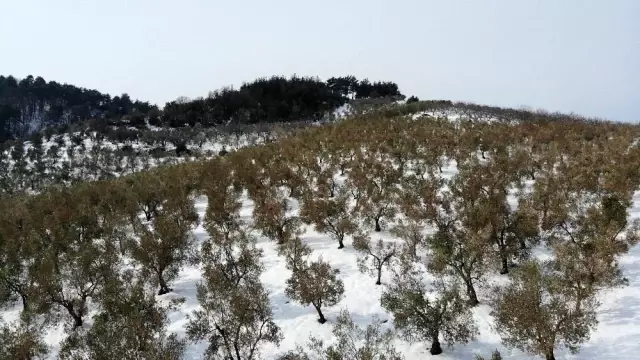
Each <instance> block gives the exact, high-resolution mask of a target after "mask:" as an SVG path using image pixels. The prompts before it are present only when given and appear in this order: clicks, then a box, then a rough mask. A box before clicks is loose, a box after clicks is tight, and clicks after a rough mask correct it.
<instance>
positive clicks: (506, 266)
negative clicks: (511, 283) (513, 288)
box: [500, 250, 509, 275]
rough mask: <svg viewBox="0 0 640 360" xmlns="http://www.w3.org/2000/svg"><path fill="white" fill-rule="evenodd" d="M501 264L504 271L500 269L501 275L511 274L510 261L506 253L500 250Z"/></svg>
mask: <svg viewBox="0 0 640 360" xmlns="http://www.w3.org/2000/svg"><path fill="white" fill-rule="evenodd" d="M500 262H501V263H502V269H500V275H504V274H508V273H509V261H508V259H507V254H506V251H502V250H500Z"/></svg>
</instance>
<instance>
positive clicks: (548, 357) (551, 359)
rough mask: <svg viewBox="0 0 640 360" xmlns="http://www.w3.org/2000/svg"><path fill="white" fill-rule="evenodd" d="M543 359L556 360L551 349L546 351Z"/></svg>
mask: <svg viewBox="0 0 640 360" xmlns="http://www.w3.org/2000/svg"><path fill="white" fill-rule="evenodd" d="M544 357H545V359H546V360H556V357H555V356H554V355H553V349H551V350H549V351H547V353H546V354H545V355H544Z"/></svg>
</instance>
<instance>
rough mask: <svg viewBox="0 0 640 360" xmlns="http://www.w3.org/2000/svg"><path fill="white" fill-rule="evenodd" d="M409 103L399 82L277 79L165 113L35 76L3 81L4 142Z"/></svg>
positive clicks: (0, 135)
mask: <svg viewBox="0 0 640 360" xmlns="http://www.w3.org/2000/svg"><path fill="white" fill-rule="evenodd" d="M376 98H395V99H403V98H404V96H403V95H402V93H401V92H400V91H399V89H398V85H397V84H395V83H393V82H380V81H376V82H370V81H369V80H368V79H364V80H361V81H360V80H358V79H356V78H355V77H354V76H344V77H338V78H335V77H333V78H330V79H329V80H327V81H326V82H325V81H322V80H320V79H318V78H316V77H299V76H295V75H294V76H292V77H289V78H287V77H283V76H273V77H270V78H259V79H257V80H255V81H253V82H250V83H245V84H243V85H242V86H241V87H240V88H239V89H234V88H233V87H225V88H222V89H220V90H216V91H212V92H210V93H209V95H208V96H207V97H206V98H198V99H193V100H190V99H187V98H185V97H180V98H178V99H177V100H175V101H171V102H168V103H167V104H165V107H164V110H160V109H158V107H157V106H155V105H152V104H150V103H149V102H141V101H138V100H135V101H132V100H131V98H130V97H129V95H127V94H123V95H121V96H115V97H113V98H111V97H110V96H109V95H108V94H103V93H100V92H99V91H97V90H89V89H85V88H80V87H76V86H73V85H68V84H60V83H57V82H55V81H50V82H46V81H45V80H44V79H43V78H42V77H37V78H34V77H33V76H31V75H29V76H27V77H26V78H24V79H21V80H18V79H16V78H15V77H13V76H8V77H4V76H0V141H4V140H7V139H12V138H16V137H23V136H25V135H29V134H32V133H34V132H37V131H39V130H42V129H44V128H48V127H52V126H56V127H60V126H63V127H64V126H68V125H70V124H73V123H78V122H82V121H85V120H89V119H93V120H96V121H98V122H101V123H103V124H105V125H116V126H134V127H138V128H141V127H146V126H147V124H148V125H152V126H160V127H174V128H177V127H184V126H194V125H195V124H197V123H200V124H201V125H202V126H205V127H211V126H218V125H223V124H229V123H235V124H258V123H274V122H292V121H295V122H297V121H304V120H319V119H321V118H323V116H325V115H326V114H327V113H329V112H331V111H333V110H335V109H336V108H338V107H340V106H341V105H343V104H345V103H346V102H348V101H350V100H353V99H376Z"/></svg>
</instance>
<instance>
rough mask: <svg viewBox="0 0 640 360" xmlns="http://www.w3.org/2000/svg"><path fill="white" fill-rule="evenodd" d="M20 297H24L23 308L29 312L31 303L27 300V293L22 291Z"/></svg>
mask: <svg viewBox="0 0 640 360" xmlns="http://www.w3.org/2000/svg"><path fill="white" fill-rule="evenodd" d="M20 298H21V299H22V309H23V311H24V312H25V313H27V312H28V309H27V306H28V305H29V301H28V300H27V295H25V294H24V293H22V292H21V293H20Z"/></svg>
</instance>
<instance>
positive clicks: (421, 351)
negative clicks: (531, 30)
mask: <svg viewBox="0 0 640 360" xmlns="http://www.w3.org/2000/svg"><path fill="white" fill-rule="evenodd" d="M206 148H207V149H208V150H213V151H217V150H219V146H217V145H212V144H207V146H206ZM444 170H445V173H448V174H452V173H453V172H455V171H456V169H455V167H454V166H450V167H448V168H445V169H444ZM633 200H634V203H633V207H632V209H631V214H630V215H631V217H632V218H640V191H638V192H636V193H635V195H634V198H633ZM292 203H293V204H294V205H295V204H296V202H295V201H293V200H292ZM195 206H196V209H197V211H198V212H199V214H200V216H201V218H203V217H204V214H205V211H206V207H207V203H206V198H200V199H198V200H197V201H196V203H195ZM252 208H253V204H252V202H251V201H250V200H249V199H248V198H246V197H245V198H244V206H243V208H242V211H241V215H242V216H243V217H244V218H245V220H246V221H248V222H250V221H251V214H252ZM292 211H293V212H295V211H297V208H296V207H295V206H294V208H293V209H292ZM194 235H195V236H196V237H197V238H198V239H199V240H203V239H205V238H206V237H207V236H208V235H207V233H206V231H205V230H204V229H203V227H202V226H199V227H197V228H196V229H195V230H194ZM256 235H258V234H256ZM370 235H371V237H372V238H373V239H374V240H377V239H378V238H380V237H382V238H383V239H384V240H387V241H396V242H401V241H402V240H400V239H398V238H396V237H394V236H393V235H391V234H390V233H389V232H388V231H383V232H381V233H375V232H373V231H372V232H371V233H370ZM302 239H303V241H304V242H306V243H307V244H308V245H309V246H310V247H311V249H312V250H313V255H312V257H314V258H315V257H319V256H322V257H323V259H324V260H325V261H328V262H329V263H330V264H331V265H332V267H334V268H337V269H339V270H340V277H341V279H342V280H343V282H344V286H345V294H344V298H343V299H342V301H340V303H338V304H337V305H336V306H333V307H330V308H327V309H323V312H324V314H325V316H326V318H327V320H328V322H327V323H326V324H319V323H318V322H317V321H316V319H317V313H316V311H315V310H314V309H313V307H312V306H301V305H300V304H297V303H295V302H293V301H290V300H289V299H288V298H287V297H286V296H285V294H284V289H285V281H286V279H287V278H288V277H289V276H290V271H289V270H287V269H286V268H285V263H284V261H283V259H282V258H280V257H279V256H278V254H277V252H276V246H275V243H274V242H272V241H270V240H269V239H267V238H264V237H259V246H260V247H261V248H262V249H263V251H264V257H263V259H262V261H263V263H264V266H265V271H264V273H263V275H262V281H263V283H264V285H265V287H266V288H267V290H268V291H269V292H270V299H271V305H272V308H273V313H274V319H275V322H276V323H277V325H278V326H279V327H280V328H281V330H282V333H283V334H284V339H283V341H282V342H281V344H280V346H279V347H275V346H272V345H268V346H265V347H264V348H263V355H264V358H266V359H274V358H276V356H277V355H279V354H282V353H284V352H286V351H288V350H291V349H294V348H295V346H296V345H304V344H306V343H307V341H308V339H309V336H311V335H313V336H314V337H317V338H320V339H323V340H326V341H328V342H332V341H334V339H333V335H332V322H333V320H334V319H335V318H336V316H337V315H338V313H339V312H340V310H341V309H343V308H347V309H348V310H349V312H350V313H351V315H352V318H353V320H354V322H356V323H357V324H360V325H365V326H366V325H367V324H369V323H371V321H372V320H373V318H374V316H378V317H379V318H380V319H382V320H387V319H389V320H390V317H389V314H388V313H386V311H385V310H384V309H383V308H382V307H381V305H380V295H381V293H382V291H383V289H384V286H385V283H388V281H389V280H390V273H389V271H388V269H386V268H385V269H384V270H383V276H382V283H383V284H382V285H381V286H376V285H375V284H374V282H375V279H373V278H372V277H370V275H368V274H362V273H361V272H360V271H359V270H358V267H357V261H356V260H357V257H358V254H357V252H356V251H355V250H354V249H353V247H352V246H351V243H350V239H347V240H346V242H345V245H346V247H345V248H344V249H341V250H339V249H338V248H337V244H336V242H335V241H333V240H331V239H330V238H329V237H328V236H327V235H324V234H321V233H317V232H315V231H314V230H313V229H312V228H311V227H307V228H306V232H305V233H304V235H303V236H302ZM620 262H621V264H622V265H623V269H624V274H625V276H626V277H627V278H628V279H629V286H627V287H623V288H618V289H613V290H608V291H606V292H604V293H603V294H602V295H601V296H600V301H601V304H602V305H601V307H600V309H599V313H598V320H599V325H598V327H597V329H596V331H595V332H593V333H592V335H591V339H590V340H589V342H587V343H586V344H584V345H583V346H582V349H581V352H580V353H578V354H576V355H571V354H569V352H568V351H567V350H565V349H559V350H558V351H557V352H556V358H557V359H585V360H590V359H618V360H632V359H639V358H640V246H636V247H634V248H632V249H631V250H630V252H629V253H628V254H627V255H625V256H624V257H623V258H622V259H621V261H620ZM505 278H506V276H505ZM200 279H201V272H200V269H199V268H197V267H185V268H183V269H182V271H181V273H180V276H179V278H178V279H177V280H176V281H174V282H173V283H172V284H171V287H172V288H173V292H171V293H169V294H166V295H163V296H159V297H158V299H159V300H162V301H166V300H169V299H171V298H185V299H186V301H185V302H184V303H183V304H182V305H181V307H180V308H179V310H178V311H176V312H173V313H171V314H170V316H169V321H170V324H169V327H168V329H169V331H172V332H176V333H178V334H180V335H184V328H185V325H186V323H187V315H188V314H190V313H191V312H192V311H193V310H195V309H196V308H197V307H198V302H197V299H196V284H197V283H198V282H199V281H200ZM499 280H500V279H499V278H498V275H495V276H494V278H493V279H491V280H490V281H489V282H492V281H499ZM477 290H478V295H479V298H480V301H481V304H480V305H479V306H477V307H476V308H474V309H473V313H474V318H475V321H476V324H477V326H478V328H479V330H480V334H479V336H478V338H477V339H476V340H475V341H473V342H470V343H468V344H456V345H455V346H454V347H453V348H444V351H445V352H444V353H443V354H441V355H437V356H432V355H430V354H429V352H428V347H429V345H430V344H428V343H414V344H409V343H407V342H404V341H401V340H396V344H395V345H396V347H397V349H398V350H399V351H400V352H401V353H403V354H404V356H405V358H406V359H407V360H417V359H443V360H445V359H473V358H474V355H475V354H482V355H484V356H489V355H490V354H491V352H492V351H493V350H495V349H498V350H500V352H501V353H502V355H503V358H505V359H535V358H536V357H532V356H530V355H527V354H525V353H522V352H520V351H518V350H510V349H507V348H505V347H503V346H502V345H501V340H500V337H499V336H498V335H497V333H496V332H495V331H494V330H493V328H492V327H493V321H492V317H491V316H490V312H491V309H490V308H489V307H488V306H487V305H484V304H482V302H483V300H486V299H487V296H488V291H490V290H489V287H488V286H487V287H485V288H482V287H479V288H478V289H477ZM18 314H19V308H18V307H16V308H14V309H9V310H7V311H4V312H0V316H1V317H3V318H4V319H5V320H9V321H10V320H14V319H16V318H17V317H18ZM91 315H93V314H90V316H91ZM90 322H91V320H90V319H88V321H87V323H88V324H87V325H85V326H90V324H89V323H90ZM384 326H385V327H390V326H392V321H388V322H387V323H386V324H384ZM63 338H64V332H63V329H62V326H58V327H56V328H53V329H51V330H50V331H49V332H48V333H47V336H46V341H47V343H48V344H49V345H51V346H52V347H53V351H52V353H51V356H52V358H55V355H56V352H57V351H56V346H57V344H58V343H59V342H60V341H61V340H62V339H63ZM206 346H207V344H206V343H196V344H193V343H190V344H189V346H188V349H187V356H186V358H187V359H199V358H201V355H202V353H203V351H204V350H205V348H206Z"/></svg>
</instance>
